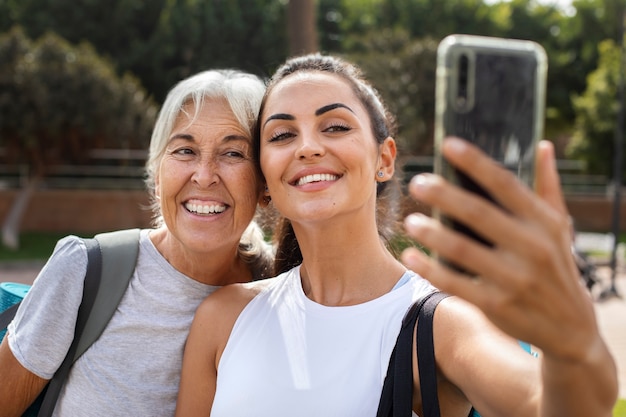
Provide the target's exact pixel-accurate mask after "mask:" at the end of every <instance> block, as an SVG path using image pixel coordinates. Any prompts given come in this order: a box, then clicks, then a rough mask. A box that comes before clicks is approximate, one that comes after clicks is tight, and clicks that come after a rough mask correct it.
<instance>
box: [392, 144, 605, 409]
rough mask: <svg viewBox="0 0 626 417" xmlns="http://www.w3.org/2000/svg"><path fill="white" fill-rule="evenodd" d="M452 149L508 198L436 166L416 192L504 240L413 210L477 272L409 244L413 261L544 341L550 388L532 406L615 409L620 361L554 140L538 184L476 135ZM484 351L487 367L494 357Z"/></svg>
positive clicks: (542, 151)
mask: <svg viewBox="0 0 626 417" xmlns="http://www.w3.org/2000/svg"><path fill="white" fill-rule="evenodd" d="M443 151H444V155H445V157H446V158H447V159H448V160H449V161H450V162H451V163H452V164H454V165H455V166H457V167H458V168H459V169H462V170H463V171H464V172H465V173H467V174H468V175H470V176H471V177H472V178H473V179H474V180H475V181H477V182H478V183H479V184H481V185H482V186H483V187H484V188H485V189H487V191H488V192H489V193H490V194H491V195H492V196H493V197H494V198H495V199H496V200H497V201H498V202H499V203H500V205H501V207H499V206H497V205H494V204H492V203H490V202H488V201H486V200H484V199H482V198H480V197H478V196H476V195H473V194H471V193H468V192H466V191H464V190H461V189H459V188H458V187H455V186H453V185H451V184H449V183H446V182H445V181H444V180H443V179H442V178H440V177H437V176H432V175H427V176H421V177H419V178H418V179H415V180H413V181H412V183H411V185H410V191H411V193H412V194H413V196H414V197H415V198H417V199H419V200H420V201H422V202H424V203H426V204H429V205H431V206H434V207H437V208H439V209H440V210H442V211H444V212H445V213H446V214H447V215H449V216H451V217H453V218H456V219H457V220H459V221H461V222H463V223H465V224H468V225H470V226H471V227H472V228H473V229H474V230H475V231H477V232H478V233H479V234H480V235H482V236H484V237H485V238H487V239H488V240H490V241H492V242H493V243H494V247H486V246H483V245H481V244H478V243H477V242H475V241H472V240H471V239H468V238H466V237H465V236H462V235H459V234H458V233H455V232H453V231H451V230H450V229H447V228H445V227H443V226H442V225H441V224H440V223H438V222H435V221H433V220H432V219H430V218H426V217H425V216H420V215H413V216H410V217H409V218H408V219H407V221H406V227H407V231H408V232H409V234H410V235H411V236H413V237H414V238H415V239H417V240H419V241H420V242H421V243H422V244H424V245H425V246H426V247H428V248H430V249H431V250H434V251H437V252H439V253H441V254H442V255H443V256H444V257H445V258H447V259H449V260H451V261H453V262H455V263H457V264H459V265H460V266H462V267H464V268H466V269H467V270H470V271H472V272H473V273H474V274H475V276H476V277H475V278H470V277H468V276H467V275H464V274H460V273H458V272H456V271H453V270H451V269H449V268H447V267H445V266H443V265H441V264H439V263H438V262H437V261H435V260H434V259H431V258H428V257H426V256H423V254H420V253H418V252H417V251H415V250H409V251H407V252H405V254H404V256H403V260H404V262H405V264H406V265H407V266H408V267H409V268H411V269H413V270H415V271H416V272H418V273H420V274H421V275H423V276H424V277H426V278H427V279H429V280H430V281H431V282H432V283H433V284H434V285H435V286H437V287H439V288H440V289H441V290H443V291H446V292H448V293H451V294H454V295H458V296H459V297H460V298H462V299H465V300H467V301H469V302H470V303H471V304H474V305H475V306H477V307H478V308H479V309H480V310H482V313H483V314H484V316H485V317H486V318H487V319H488V320H489V321H490V322H491V323H493V324H494V325H495V327H497V328H499V329H500V331H503V332H504V333H507V334H509V335H510V336H511V337H513V338H516V339H520V340H524V341H527V342H529V343H532V344H533V345H535V346H537V347H538V348H539V349H540V350H541V351H542V355H541V359H540V364H541V372H540V373H538V374H537V376H536V377H535V381H533V384H535V386H538V387H539V390H540V392H539V394H538V396H537V402H536V406H535V410H534V411H529V412H528V413H525V414H523V415H529V416H537V415H542V416H552V415H567V416H590V415H593V416H605V415H606V416H610V414H611V409H612V407H613V405H614V402H615V399H616V397H617V378H616V370H615V364H614V361H613V359H612V357H611V355H610V354H609V352H608V349H607V347H606V345H605V343H604V341H603V340H602V338H601V336H600V334H599V330H598V327H597V323H596V318H595V314H594V309H593V303H592V300H591V298H590V297H589V295H588V293H587V292H586V290H585V288H584V287H583V285H581V282H580V277H579V274H578V271H577V269H576V266H575V264H574V261H573V259H572V255H571V249H570V245H571V236H570V225H569V216H568V215H567V210H566V207H565V203H564V199H563V196H562V193H561V189H560V183H559V178H558V173H557V171H556V164H555V161H554V153H553V148H552V146H551V144H550V143H549V142H542V143H541V144H540V146H539V148H538V158H537V176H536V193H534V192H532V190H530V189H528V188H527V187H526V186H524V185H523V184H522V183H521V182H519V181H518V180H517V179H516V178H515V176H514V175H513V174H512V173H510V172H508V171H507V170H506V169H503V168H502V167H500V166H499V165H498V164H497V163H495V162H494V161H492V160H491V159H489V158H488V157H486V156H485V155H484V154H483V153H482V152H480V150H478V149H477V148H475V147H473V146H471V145H469V144H468V143H467V142H464V141H460V140H447V141H446V143H445V144H444V148H443ZM472 355H476V352H472ZM484 359H485V366H486V367H491V366H493V365H490V363H489V360H488V359H489V358H488V357H487V358H484ZM506 362H507V360H504V361H503V363H502V364H498V366H503V365H505V364H506ZM496 371H497V370H496ZM583 376H584V377H583ZM470 377H471V375H467V376H465V378H470ZM512 378H514V376H513V377H512ZM484 383H485V384H486V383H488V381H487V380H485V381H484ZM459 384H462V382H459ZM503 384H505V385H500V386H498V387H497V390H496V389H494V385H493V384H489V385H487V386H486V387H484V388H478V389H485V390H491V396H493V397H494V398H495V397H497V396H498V395H499V394H498V393H499V392H502V391H506V390H507V389H508V388H507V385H506V384H507V381H506V380H505V381H503ZM459 386H460V385H459ZM485 394H489V393H488V392H487V391H485ZM489 401H490V402H491V401H492V399H489ZM531 401H534V400H531ZM485 416H489V414H488V413H485Z"/></svg>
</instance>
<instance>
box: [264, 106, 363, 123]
mask: <svg viewBox="0 0 626 417" xmlns="http://www.w3.org/2000/svg"><path fill="white" fill-rule="evenodd" d="M340 107H342V108H344V109H347V110H348V111H350V112H351V113H354V112H353V111H352V109H351V108H350V107H348V106H346V105H345V104H341V103H333V104H329V105H327V106H323V107H320V108H319V109H317V110H315V115H316V116H320V115H322V114H324V113H327V112H329V111H331V110H335V109H338V108H340ZM295 119H296V118H295V117H293V116H292V115H290V114H286V113H277V114H273V115H271V116H270V117H268V118H267V120H265V122H264V123H263V126H265V125H266V124H267V122H269V121H270V120H295Z"/></svg>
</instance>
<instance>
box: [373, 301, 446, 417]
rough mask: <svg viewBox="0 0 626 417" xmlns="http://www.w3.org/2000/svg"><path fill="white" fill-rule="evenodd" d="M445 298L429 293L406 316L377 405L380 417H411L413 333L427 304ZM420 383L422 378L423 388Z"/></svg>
mask: <svg viewBox="0 0 626 417" xmlns="http://www.w3.org/2000/svg"><path fill="white" fill-rule="evenodd" d="M446 296H447V295H444V294H442V293H440V292H432V293H429V294H427V295H426V296H424V297H422V298H421V299H419V300H417V301H415V302H414V303H413V304H412V305H411V307H410V308H409V310H408V311H407V313H406V314H405V316H404V319H403V320H402V326H401V328H400V333H399V334H398V339H397V340H396V345H395V346H394V348H393V351H392V352H391V357H390V359H389V367H388V368H387V375H386V376H385V382H384V384H383V389H382V393H381V397H380V402H379V403H378V412H377V414H376V416H377V417H391V416H394V417H400V416H402V417H406V416H410V415H411V410H412V407H413V366H412V363H413V329H415V323H417V320H418V316H421V311H422V309H423V308H425V305H426V304H427V303H428V301H429V300H431V299H433V298H439V297H441V299H443V298H445V297H446ZM437 303H438V301H437ZM429 305H431V304H429ZM435 305H436V304H435ZM421 381H422V379H421V375H420V384H421ZM422 385H423V384H422Z"/></svg>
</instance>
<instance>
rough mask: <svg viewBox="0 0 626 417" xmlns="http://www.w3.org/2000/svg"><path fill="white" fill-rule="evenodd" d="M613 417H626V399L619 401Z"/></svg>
mask: <svg viewBox="0 0 626 417" xmlns="http://www.w3.org/2000/svg"><path fill="white" fill-rule="evenodd" d="M613 417H626V399H620V400H617V404H616V405H615V408H614V409H613Z"/></svg>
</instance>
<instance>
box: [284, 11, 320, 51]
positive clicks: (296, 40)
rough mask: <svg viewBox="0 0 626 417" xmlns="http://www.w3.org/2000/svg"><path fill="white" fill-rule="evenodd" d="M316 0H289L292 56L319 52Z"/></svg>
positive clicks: (290, 48)
mask: <svg viewBox="0 0 626 417" xmlns="http://www.w3.org/2000/svg"><path fill="white" fill-rule="evenodd" d="M316 16H317V13H316V0H289V7H288V9H287V21H288V24H287V29H288V31H289V33H288V35H289V54H290V55H291V56H296V55H303V54H308V53H311V52H317V51H318V49H319V46H318V41H317V21H316V20H317V19H316Z"/></svg>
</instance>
